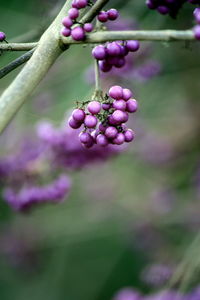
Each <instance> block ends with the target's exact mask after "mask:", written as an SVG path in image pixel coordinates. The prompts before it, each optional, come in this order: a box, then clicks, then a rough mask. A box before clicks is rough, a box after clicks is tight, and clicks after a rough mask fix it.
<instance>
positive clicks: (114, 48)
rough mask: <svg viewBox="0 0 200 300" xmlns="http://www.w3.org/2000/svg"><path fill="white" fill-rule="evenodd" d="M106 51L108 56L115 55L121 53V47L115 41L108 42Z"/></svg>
mask: <svg viewBox="0 0 200 300" xmlns="http://www.w3.org/2000/svg"><path fill="white" fill-rule="evenodd" d="M107 52H108V54H109V55H110V56H117V55H120V53H121V48H120V46H119V45H118V44H117V43H116V42H112V43H108V45H107Z"/></svg>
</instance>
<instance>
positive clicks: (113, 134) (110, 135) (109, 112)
mask: <svg viewBox="0 0 200 300" xmlns="http://www.w3.org/2000/svg"><path fill="white" fill-rule="evenodd" d="M108 94H109V96H107V95H106V96H105V97H104V98H103V99H102V101H101V102H99V101H96V100H92V101H91V102H90V101H88V102H85V103H83V107H82V108H77V109H75V110H74V111H73V112H72V115H71V117H70V118H69V126H70V127H72V128H73V129H78V128H80V127H81V126H82V125H84V130H83V131H82V132H81V133H80V135H79V139H80V142H81V143H82V145H83V146H84V147H86V148H91V147H92V146H93V145H94V144H97V145H99V146H102V147H105V146H107V145H109V144H114V145H122V144H123V143H124V142H127V143H129V142H131V141H132V140H133V139H134V132H133V131H132V130H131V129H128V128H127V127H126V124H125V123H126V122H127V121H128V118H129V115H128V113H134V112H136V111H137V107H138V105H137V101H136V100H135V99H131V97H132V92H131V91H130V90H129V89H124V88H122V87H120V86H113V87H111V88H110V90H109V93H108ZM86 105H87V111H86V107H85V106H86Z"/></svg>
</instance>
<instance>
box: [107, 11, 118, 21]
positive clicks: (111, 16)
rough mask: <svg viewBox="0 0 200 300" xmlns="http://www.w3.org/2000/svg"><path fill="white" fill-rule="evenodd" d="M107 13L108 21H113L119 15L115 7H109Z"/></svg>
mask: <svg viewBox="0 0 200 300" xmlns="http://www.w3.org/2000/svg"><path fill="white" fill-rule="evenodd" d="M107 14H108V19H109V20H110V21H115V20H116V19H117V18H118V17H119V13H118V11H117V10H116V9H115V8H111V9H109V11H107Z"/></svg>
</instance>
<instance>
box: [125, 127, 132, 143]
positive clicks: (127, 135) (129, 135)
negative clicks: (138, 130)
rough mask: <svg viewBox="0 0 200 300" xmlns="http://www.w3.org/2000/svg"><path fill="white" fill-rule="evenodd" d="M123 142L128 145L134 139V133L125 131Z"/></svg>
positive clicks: (129, 130)
mask: <svg viewBox="0 0 200 300" xmlns="http://www.w3.org/2000/svg"><path fill="white" fill-rule="evenodd" d="M124 137H125V142H127V143H130V142H132V140H133V139H134V138H135V135H134V132H133V130H131V129H127V130H126V131H125V132H124Z"/></svg>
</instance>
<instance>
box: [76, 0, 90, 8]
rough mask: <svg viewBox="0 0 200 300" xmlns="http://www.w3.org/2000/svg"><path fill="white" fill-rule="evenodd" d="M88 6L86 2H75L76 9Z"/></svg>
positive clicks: (84, 0) (83, 0)
mask: <svg viewBox="0 0 200 300" xmlns="http://www.w3.org/2000/svg"><path fill="white" fill-rule="evenodd" d="M87 5H88V0H76V7H77V8H78V9H81V8H85V7H86V6H87Z"/></svg>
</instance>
